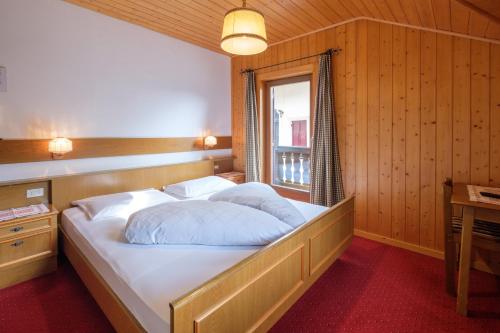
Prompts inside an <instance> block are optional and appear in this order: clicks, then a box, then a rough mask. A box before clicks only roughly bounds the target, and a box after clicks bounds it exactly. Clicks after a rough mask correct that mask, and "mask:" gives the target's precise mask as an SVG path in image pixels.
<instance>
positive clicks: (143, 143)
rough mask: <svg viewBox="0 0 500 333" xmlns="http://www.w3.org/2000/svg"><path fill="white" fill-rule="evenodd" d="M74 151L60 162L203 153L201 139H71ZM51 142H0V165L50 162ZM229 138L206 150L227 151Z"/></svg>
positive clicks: (230, 139) (38, 140)
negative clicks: (129, 156)
mask: <svg viewBox="0 0 500 333" xmlns="http://www.w3.org/2000/svg"><path fill="white" fill-rule="evenodd" d="M71 141H72V142H73V151H72V152H69V153H67V154H65V155H64V156H63V159H65V160H71V159H78V158H91V157H107V156H125V155H142V154H161V153H176V152H185V151H196V150H204V149H205V147H204V144H203V138H201V137H199V138H77V139H71ZM49 142H50V139H28V140H2V139H0V164H4V163H26V162H39V161H50V160H52V154H51V153H49V150H48V149H49ZM231 146H232V138H231V137H230V136H218V137H217V145H216V146H215V147H213V148H208V149H230V148H231Z"/></svg>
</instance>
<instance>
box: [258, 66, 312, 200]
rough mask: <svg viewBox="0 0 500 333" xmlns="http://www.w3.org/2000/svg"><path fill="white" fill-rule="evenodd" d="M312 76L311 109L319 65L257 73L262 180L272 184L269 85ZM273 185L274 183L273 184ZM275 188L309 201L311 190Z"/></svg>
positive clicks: (280, 192)
mask: <svg viewBox="0 0 500 333" xmlns="http://www.w3.org/2000/svg"><path fill="white" fill-rule="evenodd" d="M306 75H310V76H311V110H312V109H313V108H314V101H315V100H316V91H317V77H318V65H317V64H316V63H314V64H312V63H311V64H307V65H300V66H296V67H291V68H287V69H282V70H276V71H272V72H265V73H257V75H256V80H255V81H256V90H257V113H258V120H259V129H260V131H259V143H260V147H261V149H260V156H261V159H260V160H261V165H260V166H259V167H260V170H261V174H262V180H263V181H264V182H265V183H267V184H269V185H271V172H270V167H271V166H270V163H271V148H270V146H269V145H268V144H266V143H269V140H270V138H271V126H269V121H266V118H267V117H268V107H267V106H268V105H269V96H268V93H267V91H268V86H269V82H271V81H278V80H285V79H289V78H292V77H301V76H306ZM310 120H311V121H310V133H311V134H312V123H313V121H314V119H313V115H312V114H311V117H310ZM309 139H310V138H309ZM271 186H272V185H271ZM273 188H274V189H275V190H276V191H277V192H278V193H279V194H281V195H283V196H285V197H288V198H291V199H295V200H300V201H306V202H309V192H304V191H300V190H294V189H287V188H284V187H281V186H273Z"/></svg>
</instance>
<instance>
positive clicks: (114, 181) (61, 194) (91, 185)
mask: <svg viewBox="0 0 500 333" xmlns="http://www.w3.org/2000/svg"><path fill="white" fill-rule="evenodd" d="M213 174H214V162H213V161H212V160H202V161H196V162H189V163H181V164H171V165H162V166H155V167H147V168H137V169H127V170H115V171H106V172H96V173H88V174H81V175H75V176H65V177H60V178H54V179H52V204H53V205H54V206H55V207H56V208H57V209H58V210H59V211H63V210H64V209H66V208H69V207H71V202H72V201H74V200H78V199H83V198H87V197H91V196H95V195H103V194H110V193H117V192H125V191H134V190H141V189H146V188H157V189H160V188H161V187H162V186H164V185H167V184H173V183H177V182H180V181H184V180H188V179H194V178H199V177H205V176H210V175H213Z"/></svg>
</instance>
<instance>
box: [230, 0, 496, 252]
mask: <svg viewBox="0 0 500 333" xmlns="http://www.w3.org/2000/svg"><path fill="white" fill-rule="evenodd" d="M387 3H388V4H389V3H390V2H387ZM433 3H437V2H433ZM365 10H366V9H365ZM419 13H421V14H422V13H425V8H421V9H420V11H419ZM287 43H291V45H292V47H291V48H287V47H286V46H281V47H280V48H278V47H277V46H272V47H271V48H270V49H269V50H268V51H266V52H264V53H263V55H261V56H258V57H236V58H234V59H233V60H232V61H233V70H235V69H236V68H237V70H239V69H240V68H244V66H243V64H245V66H250V67H255V66H257V61H262V62H259V63H258V65H265V64H272V63H275V62H277V61H278V60H279V59H284V60H288V59H293V58H296V57H300V56H304V55H310V54H314V53H318V52H321V51H323V50H324V48H328V47H340V48H342V49H343V51H342V53H341V55H340V56H335V59H334V61H333V71H334V76H335V96H336V101H335V103H336V110H337V121H338V127H339V128H338V133H339V144H340V145H341V147H340V152H341V163H342V168H343V177H344V188H345V189H346V193H347V194H351V193H354V192H355V193H356V195H357V197H356V201H357V202H356V209H357V212H356V228H357V229H359V230H362V231H364V232H365V234H366V232H367V233H368V235H379V236H383V237H389V238H393V239H396V240H399V241H402V242H406V243H410V244H413V245H411V246H419V247H422V248H426V249H432V250H429V251H433V250H442V249H443V217H442V210H443V201H442V186H441V185H442V181H443V180H444V179H445V178H446V177H451V176H453V177H454V178H455V180H456V181H469V180H472V181H473V182H475V183H480V184H483V183H484V184H486V183H489V184H491V185H500V45H498V44H491V43H487V42H482V41H475V40H474V41H473V40H470V39H466V38H462V37H456V36H450V35H445V34H439V33H436V32H431V31H419V30H415V29H411V28H406V27H401V26H396V25H390V24H386V23H375V22H361V21H357V22H352V23H349V24H347V25H345V26H339V27H336V28H333V29H331V31H329V30H327V31H325V32H322V33H319V34H317V35H316V36H315V37H313V36H306V37H303V38H300V39H299V40H298V41H290V42H287ZM293 45H295V47H294V46H293ZM321 47H323V49H320V48H321ZM281 50H285V55H284V56H283V55H282V56H281V58H279V57H278V53H279V52H281ZM287 50H288V51H287ZM311 61H317V59H308V60H304V61H302V63H310V62H311ZM296 65H297V64H288V65H286V66H285V67H288V66H296ZM242 66H243V67H242ZM270 70H273V69H270ZM268 71H269V70H268ZM234 77H236V80H235V81H233V84H232V85H233V134H234V137H233V152H234V154H235V155H236V157H237V160H236V161H237V163H236V168H237V169H239V170H244V163H241V157H242V156H244V138H243V137H238V134H237V133H242V132H240V131H242V128H244V126H243V122H241V119H242V114H243V105H242V104H239V103H240V101H242V92H243V80H242V79H241V78H240V77H239V74H238V75H237V76H236V75H234V73H233V78H234ZM239 135H242V134H239ZM236 142H239V143H240V145H237V144H236ZM373 238H376V237H373Z"/></svg>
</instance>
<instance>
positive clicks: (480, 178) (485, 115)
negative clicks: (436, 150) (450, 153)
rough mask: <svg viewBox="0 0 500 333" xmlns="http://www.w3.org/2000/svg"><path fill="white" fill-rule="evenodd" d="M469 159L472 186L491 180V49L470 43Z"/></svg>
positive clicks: (480, 43) (487, 182) (483, 45)
mask: <svg viewBox="0 0 500 333" xmlns="http://www.w3.org/2000/svg"><path fill="white" fill-rule="evenodd" d="M470 57H471V59H470V63H471V69H470V79H471V91H470V95H471V97H470V103H471V105H470V108H471V109H470V110H471V152H470V153H471V156H470V162H471V166H470V171H471V174H470V177H471V182H472V183H475V184H481V185H488V184H489V179H490V168H489V162H490V134H489V132H490V89H489V81H490V78H489V74H490V73H489V72H490V45H489V44H488V43H484V42H480V41H476V40H472V41H471V44H470Z"/></svg>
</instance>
